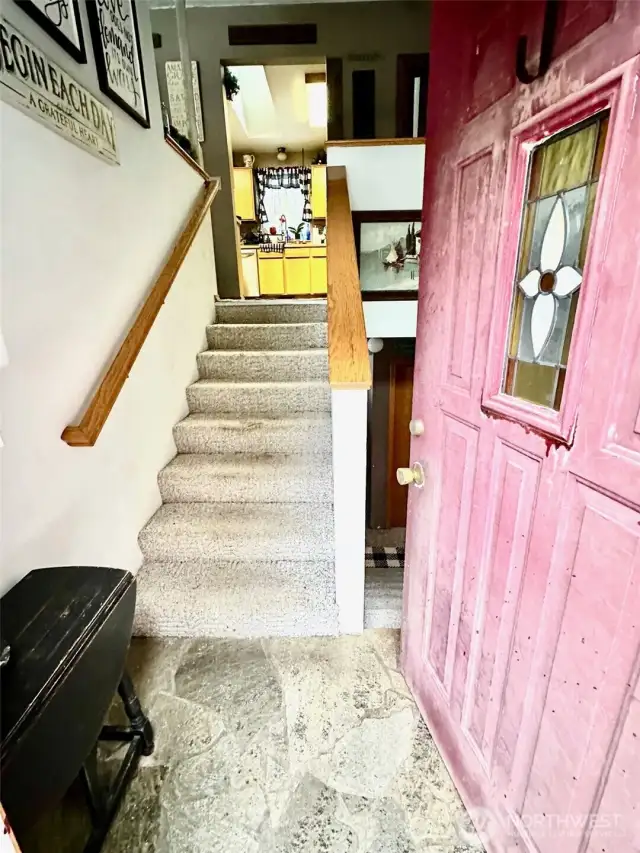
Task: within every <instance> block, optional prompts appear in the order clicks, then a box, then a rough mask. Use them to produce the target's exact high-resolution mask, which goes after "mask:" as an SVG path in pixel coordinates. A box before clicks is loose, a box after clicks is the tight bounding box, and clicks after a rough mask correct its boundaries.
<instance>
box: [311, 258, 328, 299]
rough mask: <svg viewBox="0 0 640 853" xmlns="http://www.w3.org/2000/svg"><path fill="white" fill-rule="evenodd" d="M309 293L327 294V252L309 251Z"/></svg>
mask: <svg viewBox="0 0 640 853" xmlns="http://www.w3.org/2000/svg"><path fill="white" fill-rule="evenodd" d="M310 267H311V270H310V272H311V293H313V294H316V293H318V294H319V293H326V292H327V250H326V249H312V250H311V261H310Z"/></svg>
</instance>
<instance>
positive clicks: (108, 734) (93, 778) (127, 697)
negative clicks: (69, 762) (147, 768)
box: [80, 672, 154, 853]
mask: <svg viewBox="0 0 640 853" xmlns="http://www.w3.org/2000/svg"><path fill="white" fill-rule="evenodd" d="M118 694H119V696H120V699H121V700H122V704H123V705H124V709H125V712H126V714H127V717H128V718H129V722H130V726H128V727H126V726H103V728H102V731H101V732H100V735H99V737H98V741H101V740H103V741H118V742H121V743H128V744H129V748H128V749H127V752H126V754H125V756H124V758H123V759H122V762H121V764H120V767H119V769H118V775H117V776H116V778H115V781H114V782H113V784H112V785H111V786H110V788H109V789H108V790H105V786H104V785H103V784H102V783H101V781H100V779H99V776H98V770H97V762H96V748H94V749H93V751H92V752H91V754H90V755H89V757H88V758H87V760H86V761H85V763H84V765H83V767H82V770H81V774H80V775H81V777H82V782H83V786H84V790H85V794H86V797H87V803H88V806H89V812H90V814H91V823H92V827H93V828H92V831H91V835H90V837H89V840H88V841H87V843H86V845H85V848H84V851H83V853H99V851H100V849H101V848H102V844H103V843H104V839H105V838H106V836H107V833H108V832H109V828H110V826H111V822H112V821H113V819H114V817H115V815H116V812H117V811H118V807H119V805H120V802H121V800H122V796H123V794H124V792H125V791H126V789H127V786H128V784H129V782H130V781H131V777H132V776H133V774H134V773H135V771H136V768H137V766H138V761H139V759H140V755H151V753H152V752H153V749H154V737H153V728H152V726H151V723H150V722H149V719H148V717H147V716H146V714H145V713H144V712H143V710H142V707H141V705H140V701H139V699H138V697H137V695H136V692H135V690H134V687H133V683H132V681H131V679H130V678H129V675H128V674H127V673H126V672H125V673H123V675H122V678H121V680H120V684H119V685H118Z"/></svg>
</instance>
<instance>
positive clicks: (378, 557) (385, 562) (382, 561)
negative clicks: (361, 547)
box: [364, 546, 404, 569]
mask: <svg viewBox="0 0 640 853" xmlns="http://www.w3.org/2000/svg"><path fill="white" fill-rule="evenodd" d="M364 553H365V563H364V565H365V568H366V569H374V568H375V569H403V568H404V548H388V547H385V548H370V547H369V546H367V547H366V548H365V552H364Z"/></svg>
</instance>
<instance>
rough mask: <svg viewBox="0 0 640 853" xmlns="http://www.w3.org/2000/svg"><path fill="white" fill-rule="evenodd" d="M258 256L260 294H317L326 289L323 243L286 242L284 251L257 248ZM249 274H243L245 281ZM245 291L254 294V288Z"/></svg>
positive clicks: (325, 250)
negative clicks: (296, 243) (315, 244)
mask: <svg viewBox="0 0 640 853" xmlns="http://www.w3.org/2000/svg"><path fill="white" fill-rule="evenodd" d="M257 257H258V279H259V286H260V295H261V296H285V295H286V296H315V295H318V296H320V295H322V294H323V293H326V292H327V248H326V246H312V247H306V246H295V245H294V246H287V247H286V248H285V250H284V254H277V253H275V252H264V251H260V250H258V251H257ZM244 263H245V261H244V258H243V265H244ZM249 278H250V276H248V275H245V282H246V281H247V280H248V279H249ZM245 295H246V296H249V295H251V296H253V291H252V290H251V289H249V290H248V291H247V292H246V293H245Z"/></svg>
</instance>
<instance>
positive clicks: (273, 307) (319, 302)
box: [216, 299, 327, 323]
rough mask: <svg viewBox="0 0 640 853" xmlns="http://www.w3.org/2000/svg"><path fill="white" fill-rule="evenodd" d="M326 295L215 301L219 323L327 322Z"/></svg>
mask: <svg viewBox="0 0 640 853" xmlns="http://www.w3.org/2000/svg"><path fill="white" fill-rule="evenodd" d="M326 320H327V300H326V299H291V300H284V299H273V300H263V299H261V300H260V302H249V301H247V300H244V299H243V300H237V301H236V300H223V301H221V302H218V303H216V321H217V322H218V323H317V322H320V323H325V322H326Z"/></svg>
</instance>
